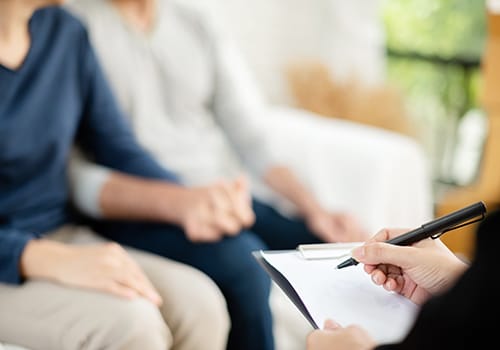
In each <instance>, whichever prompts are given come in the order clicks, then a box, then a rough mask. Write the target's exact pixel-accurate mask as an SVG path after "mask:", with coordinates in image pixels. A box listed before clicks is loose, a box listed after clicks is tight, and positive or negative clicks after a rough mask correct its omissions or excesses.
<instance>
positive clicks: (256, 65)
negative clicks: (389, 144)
mask: <svg viewBox="0 0 500 350" xmlns="http://www.w3.org/2000/svg"><path fill="white" fill-rule="evenodd" d="M184 1H186V2H191V3H193V4H194V3H198V1H197V0H184ZM197 5H199V4H197ZM204 6H205V7H206V10H207V12H210V13H211V14H212V15H213V16H214V18H215V19H216V22H217V24H218V25H219V26H221V28H222V31H223V32H224V33H229V34H230V36H231V37H232V39H234V41H235V43H236V45H238V46H239V49H240V51H241V52H242V53H243V55H244V58H245V59H246V61H247V62H248V63H249V65H250V68H251V70H252V72H253V73H254V75H255V76H256V78H257V81H258V82H259V85H260V86H259V87H260V89H261V90H262V91H264V93H265V94H266V96H267V97H268V98H269V99H270V101H271V102H273V103H283V104H291V105H295V106H299V107H303V108H305V109H309V110H312V111H315V112H318V113H320V114H323V115H329V116H334V117H337V118H348V119H354V120H359V121H360V122H363V123H368V124H373V125H376V126H381V127H384V128H387V129H391V130H395V131H398V132H401V133H404V134H410V135H411V136H413V137H416V138H417V139H418V140H419V142H421V143H422V144H423V146H424V147H425V149H426V151H427V152H428V155H429V157H430V158H431V161H432V172H433V177H434V179H435V184H436V193H437V194H440V193H441V192H440V191H441V190H442V188H443V186H444V187H445V188H446V185H456V184H458V185H465V184H468V183H471V182H472V181H473V180H474V179H475V177H476V175H477V170H478V163H479V161H480V149H481V147H482V143H483V140H484V134H485V128H486V126H485V123H486V119H485V116H484V112H483V110H482V108H481V104H480V101H479V97H480V89H481V70H480V62H481V57H482V54H483V51H484V46H485V41H486V11H485V8H486V3H485V1H482V0H473V1H470V0H406V1H399V0H350V1H342V0H312V1H311V0H273V1H266V0H254V1H252V2H251V3H249V2H246V1H242V0H205V1H204ZM368 112H370V113H368ZM462 124H464V126H463V127H461V125H462ZM464 129H465V130H464Z"/></svg>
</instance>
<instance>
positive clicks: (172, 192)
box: [156, 185, 190, 226]
mask: <svg viewBox="0 0 500 350" xmlns="http://www.w3.org/2000/svg"><path fill="white" fill-rule="evenodd" d="M189 191H190V190H189V189H188V188H185V187H181V186H169V185H167V186H162V188H161V189H159V190H158V192H157V193H158V198H159V200H158V202H157V206H156V207H157V210H158V215H159V216H160V218H161V219H162V221H164V222H167V223H170V224H175V225H179V226H181V225H182V223H183V222H184V217H185V214H186V207H189V205H187V206H186V201H187V198H188V195H189Z"/></svg>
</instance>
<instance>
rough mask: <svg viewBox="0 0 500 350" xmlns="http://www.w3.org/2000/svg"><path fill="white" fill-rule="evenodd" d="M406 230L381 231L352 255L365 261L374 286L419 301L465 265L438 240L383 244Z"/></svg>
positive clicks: (446, 283) (448, 283) (445, 285)
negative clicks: (404, 244) (407, 243)
mask: <svg viewBox="0 0 500 350" xmlns="http://www.w3.org/2000/svg"><path fill="white" fill-rule="evenodd" d="M407 231H409V230H401V229H384V230H381V231H379V232H378V233H377V234H376V235H375V236H374V237H373V238H371V239H370V240H369V241H367V242H366V243H365V244H364V245H363V246H361V247H358V248H356V249H354V250H353V252H352V256H353V257H354V258H355V259H356V260H357V261H359V262H361V263H363V264H365V266H364V269H365V271H366V272H367V273H369V274H370V275H371V278H372V280H373V281H374V282H375V283H376V284H377V285H381V286H383V287H384V288H385V289H386V290H389V291H394V292H397V293H400V294H401V295H403V296H405V297H407V298H408V299H410V300H412V301H413V302H414V303H416V304H422V303H423V302H425V301H426V300H427V299H428V298H429V297H430V296H431V295H433V294H436V293H438V292H441V291H443V290H444V289H446V288H448V287H449V286H451V285H452V284H453V283H454V281H455V280H456V279H457V278H458V276H460V275H461V274H462V273H463V271H464V270H465V269H466V268H467V265H466V264H465V263H464V262H462V261H461V260H460V259H458V258H457V257H456V256H455V254H453V253H452V252H451V251H450V250H449V249H448V248H447V247H446V246H445V245H444V243H443V242H441V240H439V239H431V238H427V239H424V240H421V241H419V242H417V243H414V244H413V245H412V246H397V245H393V244H388V243H384V241H386V240H388V239H390V238H393V237H396V236H399V235H400V234H402V233H404V232H407Z"/></svg>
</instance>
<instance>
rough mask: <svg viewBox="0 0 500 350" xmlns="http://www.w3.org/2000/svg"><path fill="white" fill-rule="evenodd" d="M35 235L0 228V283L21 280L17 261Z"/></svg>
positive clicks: (13, 282)
mask: <svg viewBox="0 0 500 350" xmlns="http://www.w3.org/2000/svg"><path fill="white" fill-rule="evenodd" d="M35 237H36V236H35V235H34V234H31V233H27V232H24V231H19V230H15V229H2V228H0V283H9V284H19V283H21V282H22V278H21V272H20V270H19V262H20V260H21V255H22V254H23V251H24V247H25V246H26V244H27V243H28V242H29V241H30V240H32V239H34V238H35Z"/></svg>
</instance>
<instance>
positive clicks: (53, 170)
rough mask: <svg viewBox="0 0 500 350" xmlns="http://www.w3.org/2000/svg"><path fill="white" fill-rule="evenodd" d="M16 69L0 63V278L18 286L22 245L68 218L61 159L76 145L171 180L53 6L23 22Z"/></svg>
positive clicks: (83, 40)
mask: <svg viewBox="0 0 500 350" xmlns="http://www.w3.org/2000/svg"><path fill="white" fill-rule="evenodd" d="M29 29H30V33H31V38H32V45H31V48H30V50H29V52H28V55H27V57H26V59H25V61H24V62H23V64H22V66H21V67H20V68H18V69H16V70H11V69H9V68H6V67H4V66H2V65H1V64H0V282H4V283H20V282H21V280H22V279H21V276H20V274H19V259H20V256H21V254H22V251H23V249H24V247H25V245H26V243H27V242H28V241H29V240H30V239H33V238H34V237H36V236H37V235H43V234H44V233H46V232H48V231H51V230H54V229H56V228H57V227H60V226H61V225H63V224H65V223H68V222H70V221H71V216H70V214H69V213H70V212H69V193H68V190H69V187H68V180H67V161H68V157H69V154H70V150H71V148H72V146H73V144H74V143H75V142H76V143H78V144H79V145H80V147H81V148H82V149H83V151H84V152H86V153H88V154H90V155H91V156H92V157H93V158H94V159H95V161H96V162H97V163H100V164H103V165H106V166H109V167H111V168H114V169H117V170H121V171H124V172H128V173H131V174H135V175H140V176H144V177H148V178H156V179H165V180H168V181H177V179H176V177H175V175H174V174H172V173H171V172H169V171H168V170H166V169H164V168H162V167H161V166H160V165H159V164H158V163H157V162H156V161H155V160H154V159H153V158H152V157H151V156H150V155H149V154H148V153H147V152H146V151H144V149H143V148H141V147H140V146H139V145H138V143H137V141H136V140H135V138H134V136H133V135H132V131H131V129H130V128H129V126H128V125H127V122H126V119H125V118H124V117H123V115H122V113H121V111H120V110H119V107H118V105H117V103H116V101H115V99H114V97H113V96H112V93H111V91H110V89H109V86H108V84H107V83H106V81H105V77H104V75H103V72H102V71H101V69H100V67H99V63H98V61H97V59H96V56H95V54H94V52H93V49H92V48H91V46H90V43H89V39H88V36H87V32H86V30H85V28H84V27H83V25H82V24H81V23H80V22H79V21H78V20H77V19H76V18H74V17H73V16H72V15H70V14H69V13H68V12H66V11H65V10H63V9H61V8H59V7H48V8H44V9H41V10H39V11H37V12H35V14H34V15H33V17H32V18H31V20H30V23H29Z"/></svg>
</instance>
